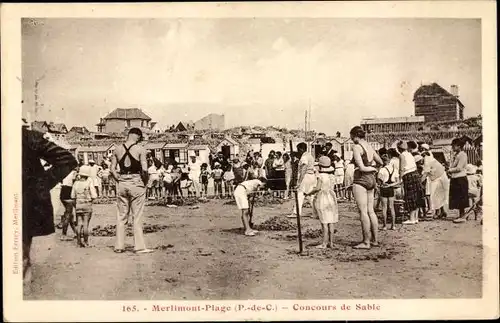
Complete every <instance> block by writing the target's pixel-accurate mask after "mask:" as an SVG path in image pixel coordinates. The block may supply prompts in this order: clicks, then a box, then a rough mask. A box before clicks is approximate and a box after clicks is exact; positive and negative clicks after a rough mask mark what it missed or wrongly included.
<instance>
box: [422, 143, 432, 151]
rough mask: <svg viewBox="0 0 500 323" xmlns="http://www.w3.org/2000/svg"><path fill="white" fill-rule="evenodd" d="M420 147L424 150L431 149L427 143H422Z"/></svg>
mask: <svg viewBox="0 0 500 323" xmlns="http://www.w3.org/2000/svg"><path fill="white" fill-rule="evenodd" d="M420 147H422V148H423V149H425V150H429V149H431V147H429V145H428V144H422V145H421V146H420Z"/></svg>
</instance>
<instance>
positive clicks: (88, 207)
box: [71, 166, 97, 247]
mask: <svg viewBox="0 0 500 323" xmlns="http://www.w3.org/2000/svg"><path fill="white" fill-rule="evenodd" d="M90 171H91V170H90V167H88V166H82V167H80V171H79V173H78V176H79V178H78V180H77V181H76V182H75V183H74V184H73V189H72V190H71V198H72V199H75V205H76V237H77V242H78V246H79V247H88V246H89V243H88V242H89V223H90V218H91V217H92V200H93V199H95V198H97V192H96V190H95V187H94V185H93V181H92V179H90V175H91V174H90V173H91V172H90ZM82 238H83V242H82Z"/></svg>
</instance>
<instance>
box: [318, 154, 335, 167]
mask: <svg viewBox="0 0 500 323" xmlns="http://www.w3.org/2000/svg"><path fill="white" fill-rule="evenodd" d="M318 165H319V167H330V166H332V161H331V160H330V158H329V157H328V156H321V157H320V158H319V160H318Z"/></svg>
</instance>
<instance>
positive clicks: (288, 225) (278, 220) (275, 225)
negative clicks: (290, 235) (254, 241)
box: [255, 216, 297, 231]
mask: <svg viewBox="0 0 500 323" xmlns="http://www.w3.org/2000/svg"><path fill="white" fill-rule="evenodd" d="M255 228H256V229H257V230H263V231H290V230H296V229H297V225H296V224H295V223H293V222H291V221H290V220H288V219H286V218H283V217H279V216H275V217H272V218H270V219H268V220H266V221H264V222H262V223H260V224H258V225H256V226H255Z"/></svg>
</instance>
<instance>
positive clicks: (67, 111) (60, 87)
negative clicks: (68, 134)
mask: <svg viewBox="0 0 500 323" xmlns="http://www.w3.org/2000/svg"><path fill="white" fill-rule="evenodd" d="M40 22H41V23H39V24H37V25H36V26H33V25H31V24H27V23H23V43H22V45H23V61H22V62H23V100H24V105H23V109H24V112H26V111H32V110H33V108H34V93H33V88H34V82H35V79H36V78H38V77H41V76H42V75H44V73H45V75H46V76H45V78H44V79H43V80H41V81H40V87H39V95H40V102H42V103H43V104H44V106H45V107H44V109H43V111H41V112H40V115H39V117H38V119H40V120H47V121H55V122H64V123H66V125H67V126H68V127H71V126H74V125H84V126H87V127H88V128H89V129H91V130H93V131H95V129H96V127H95V124H96V123H97V122H98V121H99V117H103V116H105V115H106V114H107V113H108V112H110V111H112V110H113V109H115V108H127V107H139V108H141V109H143V111H144V112H146V113H147V114H148V115H150V116H151V117H152V118H153V121H158V122H159V123H160V124H162V125H169V124H173V123H177V122H178V121H180V120H193V121H196V120H197V119H199V118H201V117H203V116H204V115H206V114H208V113H211V112H213V113H224V114H225V115H226V126H227V127H232V126H237V125H263V126H267V125H279V126H284V127H287V128H289V129H302V128H303V127H304V111H305V109H307V107H308V104H309V100H311V106H312V121H311V127H312V128H313V129H315V130H317V131H320V132H326V133H327V134H335V132H336V131H341V132H342V133H343V134H347V132H348V131H349V129H350V128H351V127H352V126H354V125H357V124H359V122H360V120H361V118H363V117H368V116H378V117H391V116H394V117H396V116H409V115H412V114H413V111H414V107H413V102H412V97H413V93H414V92H415V91H416V90H417V88H418V87H419V86H420V85H421V84H422V83H424V84H425V83H430V82H437V83H438V84H440V85H441V86H443V87H444V88H445V89H449V88H450V85H452V84H457V85H458V86H459V94H460V98H461V100H462V102H463V103H464V104H465V106H466V108H465V115H466V116H474V115H477V114H480V113H481V22H480V20H479V19H477V20H476V19H339V18H331V19H323V18H322V19H300V18H297V19H295V18H294V19H282V18H279V19H269V18H265V19H264V18H255V19H247V18H245V19H240V18H238V19H236V18H235V19H89V18H85V19H44V20H41V21H40Z"/></svg>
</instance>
